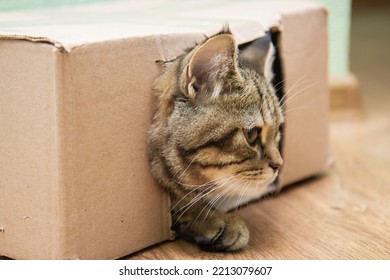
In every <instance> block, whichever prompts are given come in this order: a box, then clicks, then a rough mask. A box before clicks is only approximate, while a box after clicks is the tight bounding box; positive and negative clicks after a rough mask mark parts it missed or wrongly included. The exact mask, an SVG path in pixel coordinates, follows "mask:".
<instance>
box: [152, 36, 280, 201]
mask: <svg viewBox="0 0 390 280" xmlns="http://www.w3.org/2000/svg"><path fill="white" fill-rule="evenodd" d="M258 44H260V45H261V44H263V43H262V42H259V43H258ZM260 45H256V42H255V44H252V45H250V46H248V47H247V49H244V50H243V51H242V52H239V51H238V46H237V43H236V41H235V38H234V37H233V35H232V34H230V33H229V32H222V33H220V34H217V35H215V36H213V37H211V38H208V39H207V40H205V41H204V42H203V43H201V44H200V45H198V46H196V47H195V48H194V49H192V50H191V51H189V52H188V53H187V54H185V55H183V56H182V57H180V58H178V59H176V60H174V61H172V62H169V63H166V65H165V68H166V69H165V72H164V74H163V75H162V76H161V77H160V78H159V79H158V80H157V83H156V89H157V91H159V92H160V94H161V95H160V97H159V98H160V100H159V103H160V104H159V109H158V110H159V112H158V113H157V114H156V116H155V123H156V124H155V127H154V129H155V130H156V131H155V133H154V135H153V133H152V138H153V137H154V138H158V137H161V138H164V139H165V140H164V141H163V142H161V141H157V140H156V141H155V143H156V145H159V146H160V147H159V149H158V153H159V155H157V154H155V155H154V157H160V159H161V158H163V160H164V161H165V162H164V169H165V171H167V169H169V172H168V173H169V174H170V176H173V177H174V180H175V181H176V182H178V184H180V185H182V186H184V187H186V188H198V189H199V191H203V190H204V189H205V188H211V187H213V188H214V189H213V191H212V192H210V195H211V193H213V197H215V196H216V195H221V196H238V195H240V196H246V195H248V196H251V195H253V194H254V193H260V192H264V189H265V188H266V187H267V186H268V185H269V184H270V183H272V182H273V181H274V180H275V178H276V177H277V175H278V171H279V168H280V167H281V165H282V163H283V160H282V158H281V155H280V153H279V151H278V143H279V138H280V134H279V126H280V125H281V123H283V115H282V111H281V108H280V106H279V101H278V99H277V97H276V95H275V91H274V89H273V87H272V86H271V83H270V79H271V76H272V75H271V72H270V68H271V67H270V65H269V64H271V62H272V59H271V58H272V55H271V47H270V45H267V48H265V50H264V46H260ZM259 55H260V56H259ZM254 58H255V59H254ZM158 131H159V132H158ZM152 142H153V141H152ZM244 189H245V190H244ZM211 197H212V196H210V199H211Z"/></svg>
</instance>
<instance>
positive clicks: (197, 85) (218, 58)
mask: <svg viewBox="0 0 390 280" xmlns="http://www.w3.org/2000/svg"><path fill="white" fill-rule="evenodd" d="M236 58H237V44H236V41H235V39H234V37H233V36H232V35H231V34H219V35H216V36H214V37H211V38H210V39H208V40H207V41H206V42H204V43H203V44H202V45H201V46H200V47H199V48H197V49H196V50H195V52H194V53H193V55H192V57H191V59H190V61H189V64H188V66H187V68H186V85H185V91H186V93H187V94H188V95H189V97H190V98H191V99H193V98H195V96H196V95H197V94H198V92H199V91H209V90H212V88H213V87H214V86H215V82H216V81H217V80H218V79H221V78H224V77H226V76H227V75H229V74H231V73H232V72H233V71H236V68H237V59H236Z"/></svg>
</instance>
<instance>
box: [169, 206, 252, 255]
mask: <svg viewBox="0 0 390 280" xmlns="http://www.w3.org/2000/svg"><path fill="white" fill-rule="evenodd" d="M204 209H205V208H204V205H203V206H199V207H196V208H194V209H191V211H190V210H188V211H187V212H184V213H180V212H177V213H173V226H172V229H173V230H174V231H175V232H176V233H177V234H178V235H179V236H180V237H182V238H184V239H186V240H189V241H190V242H194V243H196V244H198V245H199V246H200V247H201V248H203V249H204V250H208V251H236V250H240V249H242V248H244V247H245V246H246V245H247V244H248V240H249V231H248V228H247V227H246V225H245V223H244V221H243V220H242V219H241V218H239V217H238V216H237V215H234V214H231V213H221V212H218V211H216V210H215V209H211V210H210V211H208V210H209V209H206V210H204Z"/></svg>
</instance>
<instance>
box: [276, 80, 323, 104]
mask: <svg viewBox="0 0 390 280" xmlns="http://www.w3.org/2000/svg"><path fill="white" fill-rule="evenodd" d="M316 84H318V82H314V83H311V84H309V85H307V86H305V87H304V88H302V89H300V90H299V91H297V92H295V93H294V94H292V95H291V96H289V97H288V98H286V99H285V100H284V101H283V103H281V104H280V106H281V107H282V109H285V106H286V105H287V103H291V102H292V101H293V100H295V99H297V98H298V97H299V98H301V97H303V96H305V95H307V94H313V92H312V91H307V89H309V88H311V87H313V86H315V85H316ZM285 96H287V94H286V95H285Z"/></svg>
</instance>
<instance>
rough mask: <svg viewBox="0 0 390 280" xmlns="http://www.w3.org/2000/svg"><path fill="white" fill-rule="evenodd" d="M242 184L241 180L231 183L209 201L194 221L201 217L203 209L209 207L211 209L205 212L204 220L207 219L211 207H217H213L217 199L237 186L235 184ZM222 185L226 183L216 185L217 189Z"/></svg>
mask: <svg viewBox="0 0 390 280" xmlns="http://www.w3.org/2000/svg"><path fill="white" fill-rule="evenodd" d="M239 184H240V181H239V180H238V181H237V182H234V183H233V184H232V185H229V186H228V187H227V188H226V189H225V190H223V191H222V192H221V193H219V194H218V195H217V196H216V197H214V198H213V199H212V200H211V201H209V202H208V203H207V204H206V205H205V206H204V207H203V208H202V210H201V211H200V212H199V214H198V216H197V217H196V218H195V220H194V222H195V221H196V220H197V219H199V217H200V216H201V214H202V213H203V211H205V210H206V209H207V208H209V210H208V211H207V213H206V214H205V216H204V218H203V222H204V221H205V220H206V218H207V216H208V214H209V213H210V210H211V209H214V210H215V208H214V207H213V206H214V205H215V203H216V201H218V200H219V198H221V197H224V195H225V194H226V193H227V192H228V191H229V190H230V189H232V188H235V186H237V185H239ZM222 187H225V184H223V185H219V186H217V187H216V189H219V188H222Z"/></svg>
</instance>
